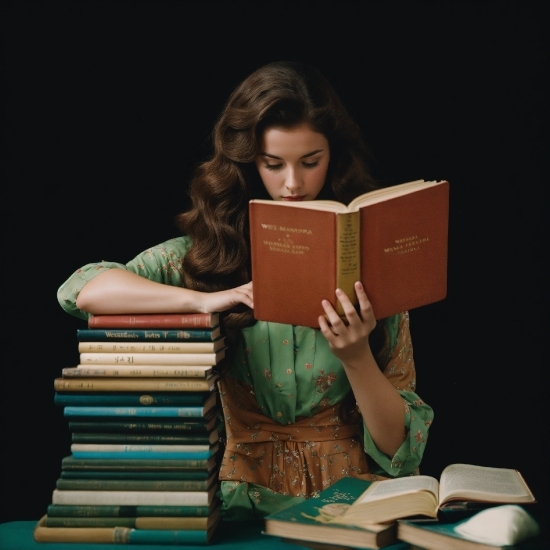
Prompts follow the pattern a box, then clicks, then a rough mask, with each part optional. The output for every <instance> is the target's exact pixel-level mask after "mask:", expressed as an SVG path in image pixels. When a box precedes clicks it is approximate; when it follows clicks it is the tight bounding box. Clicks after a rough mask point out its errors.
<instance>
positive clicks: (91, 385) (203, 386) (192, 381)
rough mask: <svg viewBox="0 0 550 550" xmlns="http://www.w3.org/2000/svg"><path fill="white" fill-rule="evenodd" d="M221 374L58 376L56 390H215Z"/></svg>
mask: <svg viewBox="0 0 550 550" xmlns="http://www.w3.org/2000/svg"><path fill="white" fill-rule="evenodd" d="M218 378H219V376H217V375H212V376H210V377H209V378H197V377H187V378H174V377H172V378H164V377H159V378H145V377H128V378H126V377H101V376H96V377H92V376H90V377H87V378H81V377H78V378H63V377H60V378H56V379H55V380H54V390H55V391H58V392H63V391H71V392H75V391H85V392H91V391H143V392H149V391H158V392H168V391H175V392H178V391H214V390H215V389H216V382H217V380H218Z"/></svg>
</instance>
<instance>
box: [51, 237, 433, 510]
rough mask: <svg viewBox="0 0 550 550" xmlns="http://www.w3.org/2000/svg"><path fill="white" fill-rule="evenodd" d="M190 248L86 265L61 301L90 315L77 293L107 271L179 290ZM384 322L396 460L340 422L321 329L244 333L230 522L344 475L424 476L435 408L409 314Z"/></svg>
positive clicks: (264, 327) (228, 407) (228, 423)
mask: <svg viewBox="0 0 550 550" xmlns="http://www.w3.org/2000/svg"><path fill="white" fill-rule="evenodd" d="M190 245H191V242H190V239H189V238H187V237H178V238H175V239H171V240H169V241H167V242H165V243H162V244H160V245H158V246H155V247H152V248H150V249H148V250H145V251H144V252H142V253H141V254H139V255H138V256H136V257H135V258H134V259H133V260H131V261H129V262H128V263H126V264H121V263H116V262H107V261H102V262H97V263H90V264H87V265H85V266H83V267H82V268H80V269H78V270H77V271H76V272H74V273H73V274H72V275H71V277H69V279H67V281H66V282H65V283H63V284H62V285H61V287H60V288H59V291H58V300H59V303H60V304H61V306H62V307H63V309H65V311H67V312H68V313H70V314H72V315H75V316H77V317H79V318H81V319H87V318H88V317H89V316H90V314H88V313H86V312H84V311H81V310H79V309H78V308H77V307H76V299H77V296H78V294H79V292H80V290H81V289H82V287H83V286H84V285H85V284H86V283H87V282H88V281H90V280H91V279H92V278H94V277H95V276H96V275H98V274H99V273H101V272H102V271H103V270H105V269H113V268H120V269H125V270H127V271H131V272H133V273H137V274H138V275H141V276H143V277H147V278H148V279H151V280H153V281H156V282H159V283H163V284H169V285H174V286H182V279H183V272H182V263H183V258H184V256H185V254H186V252H187V250H188V249H189V247H190ZM384 322H385V324H386V328H387V330H388V334H389V346H387V360H386V366H385V368H384V374H385V375H386V376H387V378H388V379H389V380H390V381H391V382H392V384H393V385H394V386H395V388H396V389H397V391H398V392H399V393H400V395H401V397H402V399H403V421H404V424H405V427H406V438H405V440H404V441H403V443H402V445H401V447H400V448H399V449H398V451H397V452H396V453H395V455H394V456H392V457H390V456H387V455H385V454H384V453H382V452H381V451H380V450H378V449H377V447H376V445H375V444H374V442H373V440H372V438H371V437H370V434H369V432H368V430H367V429H366V427H365V426H362V427H359V426H355V425H348V424H345V423H343V422H342V421H341V419H340V417H339V414H338V404H339V403H340V401H341V400H342V399H343V397H344V396H345V395H346V394H347V393H348V391H349V390H350V385H349V382H348V380H347V377H346V375H345V372H344V368H343V366H342V364H341V363H340V361H339V360H338V359H337V358H336V357H335V356H334V355H333V354H332V353H331V351H330V349H329V345H328V342H327V340H326V339H325V338H324V336H323V335H322V334H321V332H320V331H319V330H316V329H312V328H308V327H297V326H291V325H282V324H278V323H267V322H261V321H259V322H257V323H256V324H254V325H253V326H251V327H247V328H245V329H243V331H242V334H243V341H244V343H243V345H242V347H240V348H239V349H237V350H235V358H234V361H233V363H232V365H231V367H230V369H229V371H228V373H227V375H225V376H224V377H222V379H221V380H220V382H219V390H220V398H221V403H222V410H223V415H224V421H225V428H226V434H225V436H226V445H225V452H224V456H223V459H222V464H221V467H220V480H221V484H220V487H221V489H220V493H219V496H220V498H221V500H222V511H223V513H224V516H225V517H226V518H227V519H244V518H249V517H262V516H265V515H266V514H269V513H272V512H274V511H276V510H278V509H281V508H283V507H286V506H288V505H290V504H293V503H295V502H298V501H300V500H303V499H304V498H309V497H311V496H312V495H314V494H316V493H318V492H319V491H321V490H323V489H324V488H326V487H328V486H329V485H331V484H332V483H334V482H335V481H337V480H338V479H340V478H341V477H344V476H355V477H363V478H366V479H380V478H384V477H398V476H406V475H415V474H416V473H418V467H419V465H420V462H421V460H422V455H423V453H424V449H425V446H426V441H427V438H428V429H429V427H430V425H431V423H432V420H433V411H432V409H431V407H430V406H429V405H427V404H426V403H424V402H423V401H422V400H421V399H420V398H419V397H418V395H417V394H416V393H415V389H416V371H415V366H414V361H413V353H412V343H411V338H410V332H409V316H408V313H407V312H404V313H401V314H399V315H395V316H392V317H389V318H387V319H385V320H384ZM360 432H361V433H360Z"/></svg>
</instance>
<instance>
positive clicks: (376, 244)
mask: <svg viewBox="0 0 550 550" xmlns="http://www.w3.org/2000/svg"><path fill="white" fill-rule="evenodd" d="M249 213H250V242H251V255H252V281H253V283H254V316H255V317H256V319H258V320H261V321H273V322H278V323H287V324H292V325H300V326H310V327H318V326H319V322H318V318H319V316H321V315H324V310H323V308H322V306H321V301H322V300H323V299H326V300H329V301H330V302H331V303H332V304H333V306H334V307H335V308H336V309H337V311H338V312H339V313H340V314H342V313H343V311H342V310H341V308H340V304H339V302H337V301H336V300H335V294H334V292H335V290H336V288H341V289H342V290H343V291H344V292H345V293H346V294H347V295H348V296H349V298H350V299H351V301H352V302H353V303H354V304H357V299H356V295H355V291H354V289H353V284H354V282H355V281H362V283H363V286H364V288H365V291H366V293H367V296H368V298H369V300H370V302H371V304H372V307H373V310H374V313H375V316H376V318H377V319H380V318H383V317H388V316H390V315H393V314H396V313H400V312H403V311H406V310H409V309H413V308H416V307H420V306H424V305H427V304H430V303H433V302H437V301H439V300H442V299H444V298H445V296H446V294H447V251H448V219H449V183H448V182H447V181H424V180H418V181H413V182H409V183H404V184H401V185H395V186H392V187H387V188H383V189H379V190H375V191H371V192H369V193H365V194H364V195H361V196H360V197H357V198H356V199H354V200H353V201H352V202H351V203H350V204H349V205H348V206H346V205H344V204H342V203H339V202H337V201H322V200H319V201H303V202H285V201H272V200H259V199H255V200H251V201H250V203H249Z"/></svg>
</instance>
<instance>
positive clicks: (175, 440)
mask: <svg viewBox="0 0 550 550" xmlns="http://www.w3.org/2000/svg"><path fill="white" fill-rule="evenodd" d="M218 440H219V433H218V431H217V430H214V431H212V432H211V433H190V434H182V435H172V434H166V435H163V434H135V433H117V432H99V433H93V432H72V433H71V442H72V443H119V444H120V443H125V444H130V445H136V444H161V445H189V444H191V445H200V444H202V445H204V444H211V443H216V442H217V441H218Z"/></svg>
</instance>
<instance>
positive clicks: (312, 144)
mask: <svg viewBox="0 0 550 550" xmlns="http://www.w3.org/2000/svg"><path fill="white" fill-rule="evenodd" d="M261 148H262V153H269V154H270V155H276V156H284V155H289V154H295V153H298V152H299V153H300V154H305V153H309V152H311V151H316V150H327V149H328V140H327V138H326V137H325V136H324V134H320V133H319V132H315V131H313V130H312V129H311V128H310V127H309V126H308V125H307V124H302V125H300V126H295V127H293V128H280V127H274V128H268V129H267V130H265V131H264V133H263V135H262V141H261Z"/></svg>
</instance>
